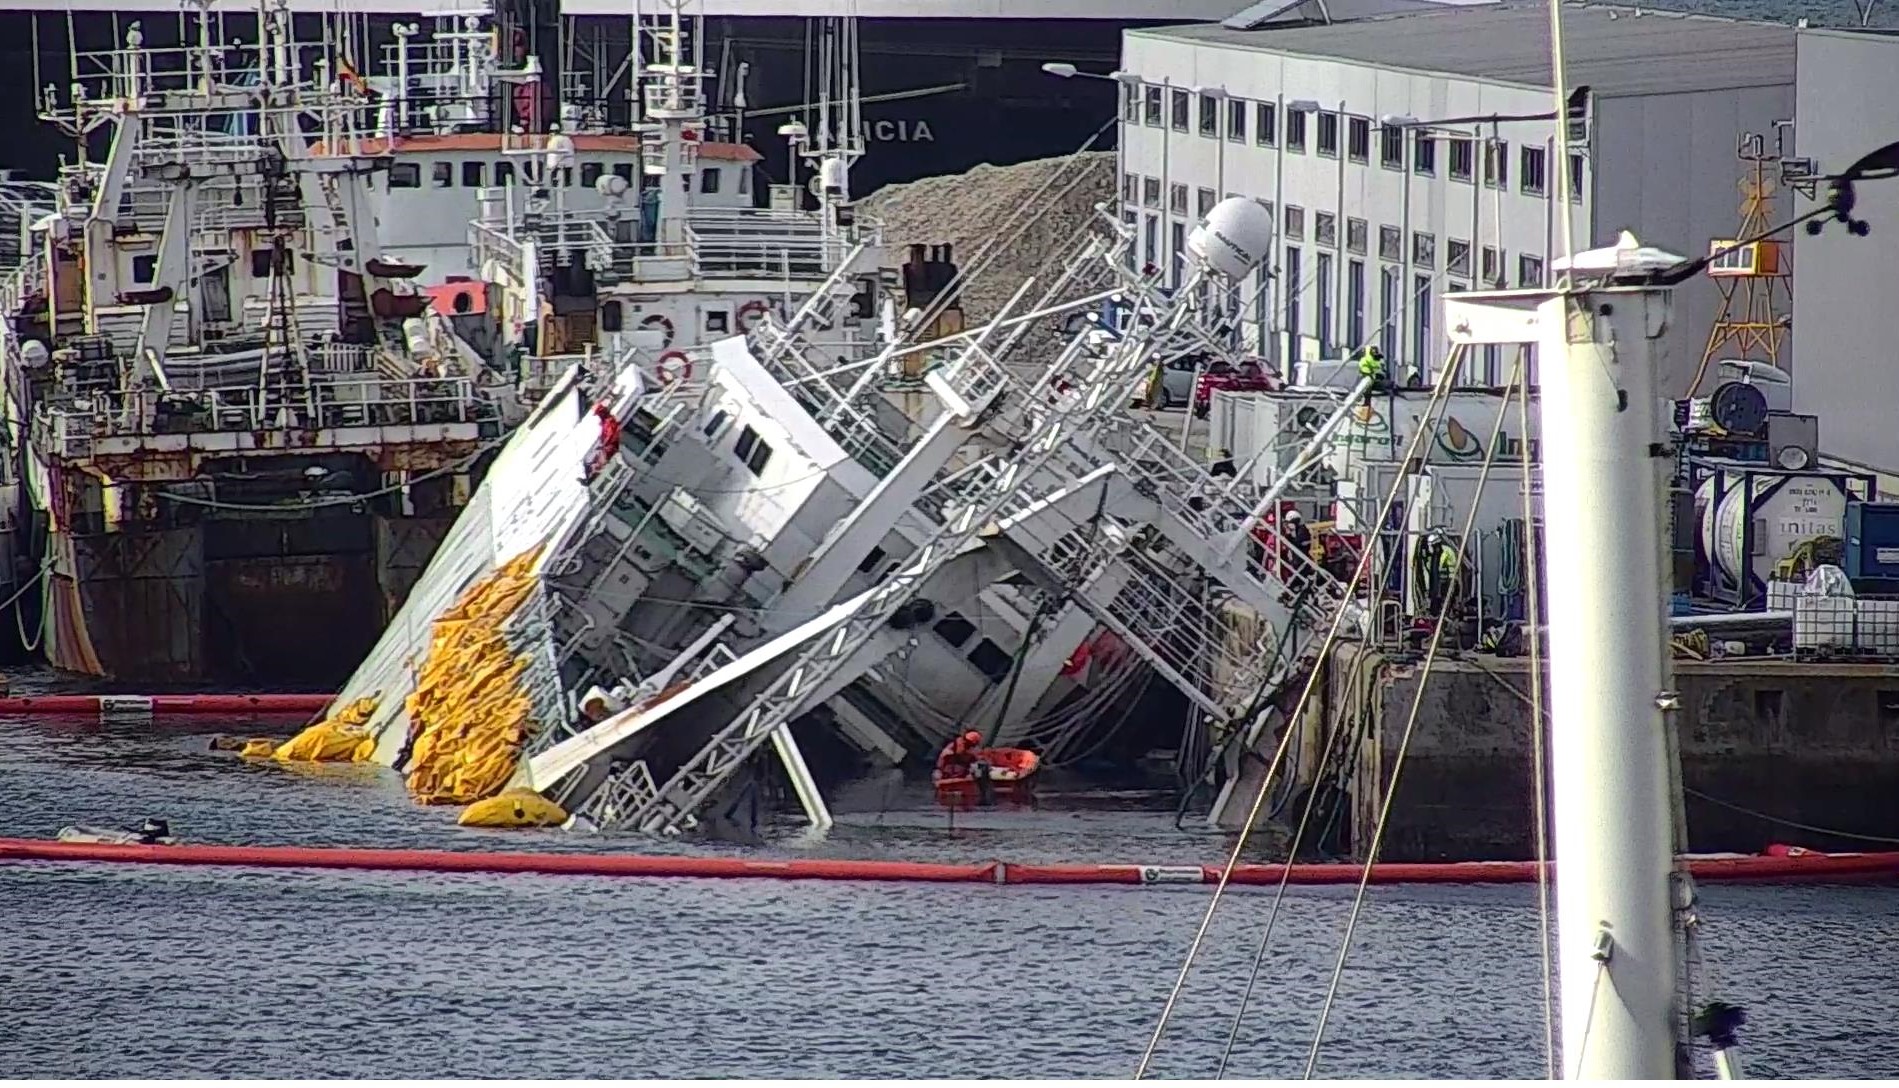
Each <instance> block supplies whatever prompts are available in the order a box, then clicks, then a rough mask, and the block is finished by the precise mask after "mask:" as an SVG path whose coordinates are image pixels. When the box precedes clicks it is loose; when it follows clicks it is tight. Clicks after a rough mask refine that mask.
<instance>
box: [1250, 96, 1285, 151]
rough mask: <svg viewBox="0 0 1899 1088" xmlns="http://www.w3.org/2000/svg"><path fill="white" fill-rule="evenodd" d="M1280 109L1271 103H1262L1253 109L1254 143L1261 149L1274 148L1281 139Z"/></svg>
mask: <svg viewBox="0 0 1899 1088" xmlns="http://www.w3.org/2000/svg"><path fill="white" fill-rule="evenodd" d="M1278 120H1279V114H1278V107H1277V106H1275V105H1273V104H1272V103H1271V102H1261V103H1260V104H1259V105H1257V106H1254V107H1253V142H1254V143H1256V144H1258V145H1259V146H1261V147H1271V146H1273V141H1275V140H1277V139H1278V138H1279V125H1278V124H1277V122H1278Z"/></svg>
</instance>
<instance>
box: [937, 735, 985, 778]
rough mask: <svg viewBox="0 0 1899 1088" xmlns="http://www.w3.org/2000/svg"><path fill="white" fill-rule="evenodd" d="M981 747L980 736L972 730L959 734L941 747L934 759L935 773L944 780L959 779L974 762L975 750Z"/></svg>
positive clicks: (967, 771)
mask: <svg viewBox="0 0 1899 1088" xmlns="http://www.w3.org/2000/svg"><path fill="white" fill-rule="evenodd" d="M981 747H982V734H981V733H978V732H977V731H975V730H974V729H971V730H969V731H968V732H966V733H959V734H957V735H956V736H955V737H953V738H951V740H950V742H949V743H948V744H946V745H944V746H943V751H942V753H941V754H939V755H938V756H937V757H936V773H937V774H938V775H940V776H942V777H944V778H960V777H962V776H964V775H967V774H968V773H969V768H970V765H971V764H973V763H975V762H976V750H977V749H978V748H981Z"/></svg>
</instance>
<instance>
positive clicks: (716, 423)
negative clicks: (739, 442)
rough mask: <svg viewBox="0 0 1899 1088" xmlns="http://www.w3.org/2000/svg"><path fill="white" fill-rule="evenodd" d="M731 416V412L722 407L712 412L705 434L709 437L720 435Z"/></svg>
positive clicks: (707, 421)
mask: <svg viewBox="0 0 1899 1088" xmlns="http://www.w3.org/2000/svg"><path fill="white" fill-rule="evenodd" d="M730 418H732V417H731V414H730V413H728V412H727V411H726V410H725V409H723V408H720V409H717V410H715V411H714V412H713V413H712V418H710V419H708V420H706V425H705V436H706V437H707V438H717V437H719V432H720V431H721V430H723V429H724V428H725V421H726V420H728V419H730Z"/></svg>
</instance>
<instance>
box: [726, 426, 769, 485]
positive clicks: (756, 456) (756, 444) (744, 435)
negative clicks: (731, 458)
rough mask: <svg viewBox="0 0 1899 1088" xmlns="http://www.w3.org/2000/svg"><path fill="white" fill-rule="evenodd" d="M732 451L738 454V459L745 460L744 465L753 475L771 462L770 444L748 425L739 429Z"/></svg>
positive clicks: (760, 471)
mask: <svg viewBox="0 0 1899 1088" xmlns="http://www.w3.org/2000/svg"><path fill="white" fill-rule="evenodd" d="M732 452H733V453H735V454H738V459H739V460H741V461H743V462H745V467H746V468H749V469H751V470H752V475H754V476H757V475H759V474H761V473H763V472H764V471H765V466H766V465H768V464H770V463H771V446H769V445H767V444H766V442H765V440H764V439H762V438H760V437H758V432H757V431H754V430H752V429H751V428H750V427H742V428H740V429H739V433H738V441H737V442H735V443H733V445H732Z"/></svg>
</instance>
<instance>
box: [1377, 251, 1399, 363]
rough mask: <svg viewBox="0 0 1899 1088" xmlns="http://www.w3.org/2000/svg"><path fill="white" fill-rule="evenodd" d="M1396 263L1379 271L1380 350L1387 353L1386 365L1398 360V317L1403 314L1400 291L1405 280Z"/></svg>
mask: <svg viewBox="0 0 1899 1088" xmlns="http://www.w3.org/2000/svg"><path fill="white" fill-rule="evenodd" d="M1402 275H1403V273H1402V272H1400V271H1399V270H1398V268H1397V266H1395V265H1389V266H1387V267H1385V268H1382V269H1380V270H1379V272H1378V320H1379V325H1378V350H1379V351H1382V352H1384V353H1385V362H1386V365H1391V364H1393V363H1396V362H1397V361H1398V319H1399V317H1400V315H1401V314H1402V312H1403V311H1402V307H1401V305H1400V303H1401V301H1402V300H1401V298H1400V295H1399V292H1400V291H1402V290H1403V288H1402V287H1401V286H1400V284H1402V283H1403V282H1404V281H1403V280H1402V279H1401V278H1400V277H1401V276H1402Z"/></svg>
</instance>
